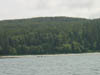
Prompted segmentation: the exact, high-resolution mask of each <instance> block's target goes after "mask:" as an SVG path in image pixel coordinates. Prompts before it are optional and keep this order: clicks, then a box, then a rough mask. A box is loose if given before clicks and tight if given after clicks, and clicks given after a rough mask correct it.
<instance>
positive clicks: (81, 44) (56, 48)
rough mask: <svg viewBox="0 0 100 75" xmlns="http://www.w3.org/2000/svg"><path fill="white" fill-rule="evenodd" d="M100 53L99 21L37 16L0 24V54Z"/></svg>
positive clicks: (0, 22)
mask: <svg viewBox="0 0 100 75" xmlns="http://www.w3.org/2000/svg"><path fill="white" fill-rule="evenodd" d="M99 51H100V19H93V20H91V19H83V18H72V17H39V18H31V19H19V20H5V21H0V55H22V54H24V55H25V54H61V53H83V52H99Z"/></svg>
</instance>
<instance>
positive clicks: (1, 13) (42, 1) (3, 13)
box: [0, 0, 100, 20]
mask: <svg viewBox="0 0 100 75" xmlns="http://www.w3.org/2000/svg"><path fill="white" fill-rule="evenodd" d="M39 16H42V17H45V16H69V17H84V18H99V17H100V0H0V20H2V19H3V20H4V19H16V18H17V19H18V18H32V17H39Z"/></svg>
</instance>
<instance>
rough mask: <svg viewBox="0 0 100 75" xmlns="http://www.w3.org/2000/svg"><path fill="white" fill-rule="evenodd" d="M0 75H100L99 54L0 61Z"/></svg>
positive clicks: (33, 57) (31, 57) (32, 57)
mask: <svg viewBox="0 0 100 75" xmlns="http://www.w3.org/2000/svg"><path fill="white" fill-rule="evenodd" d="M0 75H100V54H99V53H98V54H97V53H93V54H76V55H72V54H71V55H56V56H48V55H47V56H46V55H45V56H29V57H24V58H10V59H9V58H6V59H0Z"/></svg>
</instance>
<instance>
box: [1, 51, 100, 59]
mask: <svg viewBox="0 0 100 75" xmlns="http://www.w3.org/2000/svg"><path fill="white" fill-rule="evenodd" d="M84 54H100V53H99V52H94V53H69V54H43V55H42V54H41V55H7V56H6V55H4V56H0V59H2V58H25V57H34V56H35V57H42V56H69V55H84Z"/></svg>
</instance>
